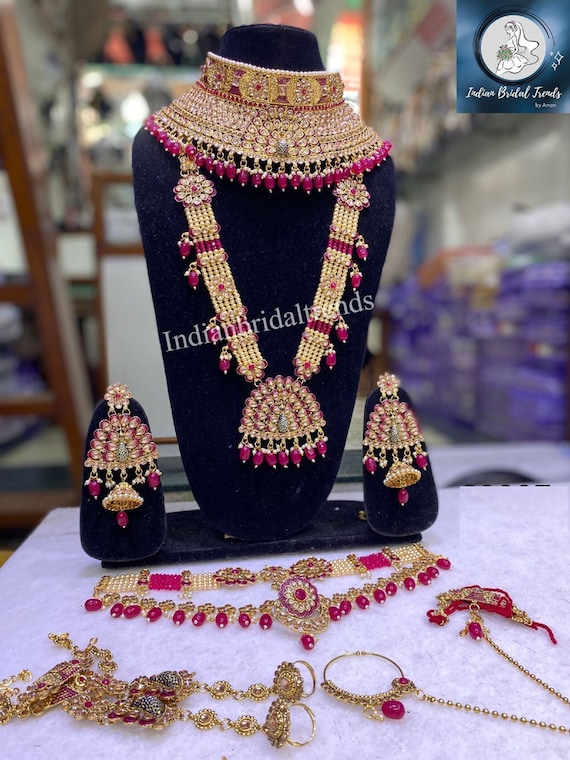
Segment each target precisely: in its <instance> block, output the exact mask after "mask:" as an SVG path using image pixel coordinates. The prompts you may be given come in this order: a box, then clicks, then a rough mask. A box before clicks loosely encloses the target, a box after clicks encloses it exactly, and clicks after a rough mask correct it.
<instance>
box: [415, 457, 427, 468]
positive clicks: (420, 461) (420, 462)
mask: <svg viewBox="0 0 570 760" xmlns="http://www.w3.org/2000/svg"><path fill="white" fill-rule="evenodd" d="M427 463H428V460H427V457H426V456H425V455H424V454H418V455H417V457H416V464H417V466H418V467H421V468H422V470H423V469H425V468H426V467H427Z"/></svg>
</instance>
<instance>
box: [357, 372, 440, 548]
mask: <svg viewBox="0 0 570 760" xmlns="http://www.w3.org/2000/svg"><path fill="white" fill-rule="evenodd" d="M398 396H399V398H400V401H402V402H403V403H405V404H407V405H408V407H409V408H410V409H411V410H412V411H413V408H414V407H413V404H412V402H411V399H410V397H409V395H408V394H407V393H406V391H405V390H404V389H403V388H402V387H400V388H399V389H398ZM378 399H379V394H378V390H374V391H373V392H372V393H370V394H369V396H368V398H367V399H366V405H365V408H364V427H363V438H364V434H365V433H366V423H367V422H368V418H369V416H370V413H371V412H372V410H373V409H374V406H375V405H376V404H377V403H378ZM425 448H426V446H425V443H424V449H425ZM362 451H363V454H364V453H365V449H364V448H363V450H362ZM385 475H386V471H385V470H381V469H380V468H378V470H376V472H375V473H374V474H373V475H371V474H370V473H369V472H367V471H366V469H365V468H363V486H364V505H365V510H366V519H367V521H368V524H369V525H370V527H371V529H372V530H373V531H375V532H376V533H378V534H380V535H382V536H384V537H388V538H389V540H390V541H392V540H393V539H394V538H398V539H401V540H404V539H405V538H406V537H410V536H414V535H416V534H418V533H420V532H421V531H423V530H427V529H428V528H429V527H430V526H431V525H433V523H434V522H435V520H436V518H437V514H438V509H439V505H438V497H437V489H436V486H435V482H434V479H433V471H432V468H431V464H430V463H429V452H428V466H427V468H426V469H425V470H421V478H420V480H419V481H418V482H417V483H415V484H414V485H412V486H408V489H407V490H408V494H409V500H408V503H407V504H404V505H401V504H400V503H399V501H398V489H397V488H388V487H387V486H385V485H384V477H385ZM407 540H410V541H411V540H414V539H412V538H408V539H407Z"/></svg>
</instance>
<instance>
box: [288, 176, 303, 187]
mask: <svg viewBox="0 0 570 760" xmlns="http://www.w3.org/2000/svg"><path fill="white" fill-rule="evenodd" d="M289 184H290V185H291V187H292V188H293V189H294V190H296V189H297V188H298V187H299V185H300V184H301V175H300V174H292V175H291V178H290V180H289Z"/></svg>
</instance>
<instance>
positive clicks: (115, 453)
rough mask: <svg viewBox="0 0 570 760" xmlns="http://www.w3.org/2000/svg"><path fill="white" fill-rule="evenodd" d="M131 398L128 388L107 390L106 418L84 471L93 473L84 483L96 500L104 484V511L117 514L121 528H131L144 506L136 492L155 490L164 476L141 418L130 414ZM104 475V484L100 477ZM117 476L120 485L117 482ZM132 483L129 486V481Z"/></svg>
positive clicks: (94, 439) (95, 432) (120, 385)
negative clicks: (145, 486)
mask: <svg viewBox="0 0 570 760" xmlns="http://www.w3.org/2000/svg"><path fill="white" fill-rule="evenodd" d="M131 398H132V394H131V392H130V390H129V389H128V388H127V386H126V385H122V384H121V383H114V384H113V385H110V386H109V387H108V388H107V391H106V392H105V396H104V399H105V401H106V402H107V407H108V411H107V417H106V418H104V419H102V420H101V422H100V423H99V426H98V427H97V429H96V430H95V431H94V433H93V438H92V439H91V442H90V444H89V451H88V452H87V458H86V460H85V467H90V468H91V472H90V473H89V477H88V478H87V480H86V481H85V483H84V485H86V486H87V488H88V490H89V493H90V495H91V496H92V497H93V498H94V499H97V498H98V497H99V495H100V493H101V485H102V483H103V482H104V483H105V487H106V488H107V489H108V490H109V493H108V494H107V496H105V498H104V499H103V502H102V505H103V508H104V509H108V510H110V511H111V512H115V513H116V518H117V523H118V525H119V526H120V527H121V528H126V527H127V525H128V524H129V516H128V512H129V511H130V510H131V509H138V508H139V507H140V506H142V504H143V501H144V499H143V497H142V496H141V495H140V494H139V493H138V492H137V491H136V489H135V488H134V486H135V485H140V484H142V483H145V482H146V483H147V484H148V485H149V486H150V487H151V488H153V489H156V488H158V486H159V485H160V476H161V475H162V473H161V472H160V470H159V469H158V468H157V466H156V460H157V459H158V450H157V448H156V444H155V443H154V440H153V437H152V434H151V432H150V430H149V428H148V425H145V424H144V423H143V422H142V421H141V419H140V417H138V416H137V415H133V414H131V411H130V408H129V403H130V400H131ZM99 473H104V478H105V480H104V481H103V479H102V478H101V477H99ZM116 473H118V474H119V482H118V483H116V482H115V477H116ZM129 474H130V478H131V482H130V483H129V482H128V480H127V479H128V478H129Z"/></svg>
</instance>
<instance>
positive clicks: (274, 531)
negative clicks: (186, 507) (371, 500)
mask: <svg viewBox="0 0 570 760" xmlns="http://www.w3.org/2000/svg"><path fill="white" fill-rule="evenodd" d="M219 54H220V55H221V56H223V57H225V58H228V59H231V60H234V61H242V62H247V63H252V64H255V65H257V66H264V67H266V68H275V69H280V70H288V71H323V70H324V66H323V64H322V60H321V58H320V55H319V51H318V46H317V42H316V38H315V37H314V35H312V34H311V33H310V32H305V31H303V30H300V29H295V28H292V27H282V26H271V25H260V26H251V27H236V28H234V29H231V30H230V31H228V32H227V33H226V34H225V35H224V38H223V40H222V44H221V48H220V50H219ZM133 177H134V190H135V201H136V208H137V213H138V218H139V223H140V229H141V236H142V241H143V246H144V250H145V255H146V261H147V266H148V273H149V280H150V285H151V292H152V297H153V302H154V308H155V314H156V320H157V327H158V333H159V338H160V342H161V346H162V351H163V359H164V366H165V371H166V378H167V386H168V392H169V397H170V401H171V406H172V413H173V419H174V424H175V429H176V435H177V439H178V443H179V447H180V454H181V458H182V462H183V465H184V469H185V472H186V475H187V478H188V482H189V485H190V488H191V490H192V495H193V498H194V499H195V500H196V502H197V504H198V506H199V508H200V519H201V520H203V522H204V526H208V530H211V531H214V532H217V533H218V534H219V535H222V536H223V535H231V536H234V537H236V538H237V539H239V540H240V541H241V542H242V543H240V544H238V543H237V542H235V541H234V542H233V543H232V546H236V547H237V546H240V550H239V552H240V553H246V552H245V551H242V550H243V548H244V546H249V549H248V550H247V553H251V552H255V551H257V549H256V548H255V547H256V546H257V544H258V543H259V542H262V544H263V546H264V547H265V548H264V551H269V552H273V551H277V550H282V551H285V550H286V551H296V550H297V548H298V547H297V544H296V543H295V542H294V541H293V540H292V537H294V536H296V535H297V534H300V533H301V532H302V531H303V530H304V529H306V528H308V527H309V526H311V525H318V524H319V523H318V520H320V519H321V518H320V515H321V513H324V512H325V511H326V510H327V509H328V507H326V506H325V505H326V502H327V498H328V496H329V494H330V492H331V490H332V488H333V485H334V482H335V478H336V475H337V472H338V469H339V465H340V461H341V458H342V454H343V450H344V445H345V441H346V436H347V434H348V429H349V424H350V420H351V415H352V409H353V404H354V400H355V398H356V392H357V387H358V382H359V378H360V371H361V367H362V361H363V355H364V351H365V343H366V335H367V328H368V323H369V319H370V316H371V314H372V308H373V304H374V297H375V295H376V292H377V288H378V283H379V279H380V274H381V271H382V267H383V264H384V259H385V255H386V249H387V246H388V243H389V240H390V235H391V230H392V223H393V217H394V195H395V191H394V169H393V164H392V162H391V161H390V160H387V161H385V162H384V163H383V164H382V165H381V166H380V167H378V168H376V169H374V170H373V171H371V172H370V173H366V174H365V176H364V182H365V184H366V186H367V188H368V190H369V193H370V196H371V201H370V207H369V208H367V209H364V210H363V212H362V213H361V216H360V224H359V232H360V233H361V234H362V235H363V236H364V239H365V240H366V242H367V243H368V245H369V257H368V260H367V261H366V262H365V263H363V264H362V266H361V270H362V273H363V282H362V286H361V287H360V289H359V291H358V292H357V293H353V292H352V290H351V289H350V288H348V289H347V292H346V293H345V302H344V308H345V310H346V313H345V315H344V318H345V320H346V322H347V323H348V326H349V340H348V342H347V343H346V344H338V345H337V365H336V367H335V368H334V370H332V371H329V370H328V369H327V368H324V369H323V370H321V372H320V373H319V374H317V375H315V376H314V377H313V378H311V380H310V382H309V383H308V385H309V387H310V390H311V392H313V393H314V394H315V396H316V397H317V399H318V401H319V402H320V404H321V408H322V410H323V414H324V416H325V419H326V420H327V425H326V428H325V433H326V435H327V436H328V439H329V440H328V452H327V456H326V458H324V459H322V458H320V457H319V458H318V461H317V462H316V463H315V464H310V463H308V462H304V463H303V464H302V465H301V467H299V468H297V467H294V466H289V467H288V468H287V469H284V468H278V469H276V470H273V469H271V468H270V467H268V466H265V465H264V466H262V467H259V468H258V469H254V468H253V467H252V465H251V464H249V463H248V464H245V465H244V464H242V463H241V462H240V460H239V456H238V450H237V444H238V443H239V439H240V435H239V433H238V426H239V423H240V418H241V413H242V409H243V406H244V402H245V399H246V397H247V396H248V394H249V392H250V390H251V387H250V386H249V384H248V383H246V382H245V381H244V380H243V378H241V377H238V376H237V375H236V374H235V372H234V371H233V370H230V372H228V374H227V375H223V374H222V373H221V372H219V371H218V369H217V363H218V355H219V347H217V346H214V345H212V344H211V343H209V342H207V341H205V340H204V339H203V338H204V331H205V328H206V325H207V323H208V321H209V320H210V318H211V317H212V305H211V302H210V299H209V297H208V294H207V292H206V291H205V289H204V288H201V289H200V288H199V289H198V290H197V291H195V292H194V291H193V290H192V289H191V288H190V287H189V286H188V283H187V282H186V279H185V277H184V276H183V272H184V268H185V267H184V263H183V262H181V260H180V256H179V255H178V246H177V242H178V240H179V238H180V236H181V234H182V233H183V232H184V231H185V230H186V229H187V227H186V222H185V218H184V213H183V209H182V207H181V204H179V203H176V202H175V201H174V198H173V188H174V187H175V185H176V184H177V181H178V178H179V162H178V160H177V159H176V158H175V157H173V156H171V155H169V154H168V153H167V152H165V150H164V149H163V147H162V146H161V145H160V144H159V143H158V142H157V141H156V140H155V139H154V137H152V136H151V135H150V134H149V133H148V132H146V131H144V130H141V132H140V133H139V134H138V135H137V137H136V138H135V142H134V146H133ZM211 178H212V180H213V182H214V185H215V188H216V196H215V197H214V198H213V201H212V208H213V210H214V213H215V215H216V219H217V220H218V222H219V224H220V227H221V232H220V236H221V239H222V243H223V245H224V248H225V249H226V251H227V252H228V257H229V263H230V266H231V268H232V272H233V276H234V279H235V281H236V284H237V287H238V290H239V292H240V294H241V296H242V298H243V302H244V304H245V305H246V306H247V308H248V319H249V320H250V321H251V320H253V319H257V320H258V325H259V345H260V348H261V351H262V354H263V356H264V357H265V358H266V359H267V361H268V365H269V366H268V370H267V373H266V374H267V376H268V377H271V376H275V375H277V374H282V375H290V374H292V360H293V357H294V356H295V352H296V350H297V346H298V343H299V340H300V336H301V333H302V330H303V325H304V322H305V319H306V315H305V311H304V310H305V308H306V307H308V306H310V304H311V303H312V301H313V298H314V293H315V290H316V286H317V283H318V281H319V274H320V270H321V264H322V257H323V254H324V252H325V250H326V245H327V238H328V234H329V226H330V223H331V219H332V211H333V208H334V204H335V198H334V196H333V195H332V192H331V190H330V188H329V189H324V190H323V191H322V192H313V193H311V194H310V195H307V194H306V193H304V192H303V191H302V190H293V189H292V188H288V189H287V190H286V191H285V192H280V191H276V192H274V193H272V194H270V193H268V192H266V191H265V190H264V189H258V188H254V187H252V186H251V185H248V186H247V187H240V186H239V184H237V183H235V182H234V183H231V182H229V181H228V180H227V179H221V180H220V179H218V178H217V177H216V176H215V174H213V175H212V177H211ZM193 520H194V518H193V517H192V516H190V515H188V514H187V513H183V514H182V515H181V516H179V517H178V518H177V522H176V527H175V528H173V529H172V530H169V532H168V537H167V541H166V546H165V547H164V549H165V550H167V548H168V547H169V546H170V544H171V543H172V542H174V543H176V542H178V538H177V536H182V535H184V536H186V538H185V539H184V541H183V544H184V546H186V551H185V552H184V551H183V547H181V551H180V552H179V551H178V549H176V550H175V552H174V555H175V556H176V557H178V558H179V559H180V561H182V560H185V561H188V560H192V559H194V558H195V557H196V556H198V554H199V553H200V551H201V549H199V547H198V546H196V545H195V544H193V542H192V541H191V540H190V534H191V533H192V531H193V530H198V528H197V527H196V525H195V524H194V523H193V522H192V521H193ZM186 521H188V523H186ZM172 524H173V523H172ZM186 525H188V529H187V528H186V527H185V526H186ZM325 526H326V527H325ZM337 530H338V529H337V527H335V526H334V522H332V521H331V522H330V523H327V522H326V521H325V522H323V523H322V531H321V529H319V530H318V533H319V538H320V546H321V547H322V548H325V547H327V548H328V547H330V546H332V545H337V544H336V534H337ZM175 534H176V535H175ZM212 535H214V533H212ZM345 539H346V540H345V541H344V542H343V545H345V546H346V545H353V544H354V543H355V542H356V541H360V540H361V538H360V534H359V532H358V531H355V533H354V534H353V535H352V537H351V536H349V535H347V536H345ZM209 540H210V539H208V541H209ZM315 541H316V538H315ZM278 546H279V547H280V548H279V549H278V548H277V547H278ZM174 555H172V556H174Z"/></svg>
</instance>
